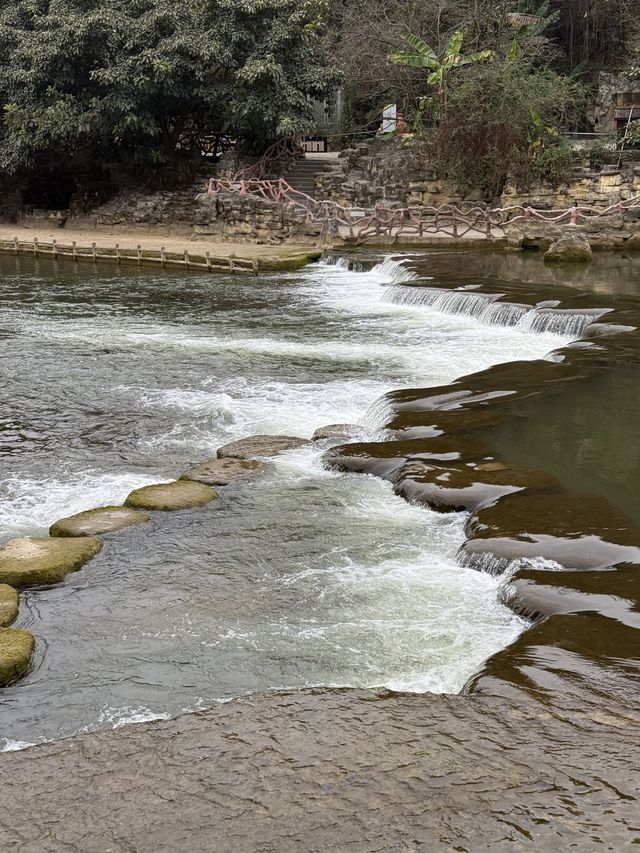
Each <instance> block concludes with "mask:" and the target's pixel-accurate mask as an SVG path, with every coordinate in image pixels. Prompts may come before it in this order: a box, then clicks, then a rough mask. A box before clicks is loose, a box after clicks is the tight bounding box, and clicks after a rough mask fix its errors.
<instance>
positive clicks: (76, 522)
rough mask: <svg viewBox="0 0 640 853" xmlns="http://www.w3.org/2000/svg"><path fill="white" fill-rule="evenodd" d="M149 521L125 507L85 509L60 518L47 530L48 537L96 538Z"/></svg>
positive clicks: (143, 514) (135, 511) (142, 515)
mask: <svg viewBox="0 0 640 853" xmlns="http://www.w3.org/2000/svg"><path fill="white" fill-rule="evenodd" d="M146 521H150V518H149V516H148V515H147V513H146V512H141V511H140V510H136V509H128V508H127V507H125V506H100V507H97V508H96V509H87V510H85V511H84V512H79V513H77V514H76V515H70V516H69V517H68V518H61V519H60V520H59V521H56V522H55V523H54V524H52V525H51V527H50V528H49V535H50V536H98V535H100V534H102V533H115V532H116V531H117V530H124V529H125V528H127V527H133V526H134V525H136V524H144V523H145V522H146Z"/></svg>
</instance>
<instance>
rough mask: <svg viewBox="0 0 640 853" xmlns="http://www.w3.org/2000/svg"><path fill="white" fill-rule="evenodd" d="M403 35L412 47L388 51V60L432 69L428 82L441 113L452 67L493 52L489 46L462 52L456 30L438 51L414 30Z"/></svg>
mask: <svg viewBox="0 0 640 853" xmlns="http://www.w3.org/2000/svg"><path fill="white" fill-rule="evenodd" d="M402 39H403V41H405V42H406V43H407V44H408V45H409V47H411V48H412V52H411V51H408V50H398V51H396V52H395V53H392V54H390V56H389V59H390V61H391V62H394V63H396V64H397V65H410V66H411V67H412V68H427V69H429V71H430V72H431V73H430V74H428V75H427V83H428V84H429V85H430V86H434V87H435V88H436V89H437V91H438V99H439V101H440V112H441V114H442V115H444V114H446V111H447V90H448V83H449V74H450V73H451V72H452V71H453V70H454V69H455V68H461V67H462V66H464V65H471V64H472V63H474V62H482V61H484V60H485V59H490V58H491V57H492V56H493V51H492V50H480V51H477V52H476V53H468V54H466V55H465V54H462V53H461V50H462V42H463V41H464V34H463V33H461V32H460V31H459V30H458V31H456V32H455V33H454V34H453V35H452V36H451V38H450V39H449V42H448V44H447V45H446V47H445V48H444V50H443V51H442V52H441V53H440V55H438V54H437V53H436V51H435V50H434V49H433V48H432V47H431V46H430V45H428V44H427V43H426V42H425V41H423V40H422V39H421V38H419V37H418V36H416V35H413V33H403V34H402Z"/></svg>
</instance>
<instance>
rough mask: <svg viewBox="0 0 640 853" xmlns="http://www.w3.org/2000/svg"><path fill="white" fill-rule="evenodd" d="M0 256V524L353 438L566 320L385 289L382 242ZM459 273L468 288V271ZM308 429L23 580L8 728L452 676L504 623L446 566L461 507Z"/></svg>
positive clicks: (488, 649) (8, 736)
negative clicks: (104, 255)
mask: <svg viewBox="0 0 640 853" xmlns="http://www.w3.org/2000/svg"><path fill="white" fill-rule="evenodd" d="M429 263H430V261H429V258H426V259H424V260H423V261H422V266H423V267H424V266H425V265H426V266H427V267H428V265H429ZM433 263H434V265H437V264H438V260H437V257H436V256H434V258H433ZM0 272H1V274H2V289H1V290H0V370H1V371H2V377H3V388H2V394H3V407H2V415H1V417H0V457H1V460H2V469H1V472H0V499H1V503H0V541H2V542H3V541H6V540H8V539H10V538H11V537H13V536H15V535H19V534H25V533H39V532H44V531H45V530H46V528H47V526H48V525H49V524H50V523H51V522H52V521H54V520H55V519H56V518H59V517H61V516H64V515H68V514H70V513H72V512H76V511H79V510H81V509H85V508H88V507H91V506H95V505H100V504H103V503H112V502H117V501H121V500H122V499H123V498H124V497H125V496H126V494H127V493H128V492H129V491H130V490H131V489H132V488H134V487H136V486H139V485H141V484H144V483H150V482H156V481H159V480H163V479H170V478H173V477H175V476H177V475H178V474H179V473H180V472H181V470H183V469H184V468H185V467H186V466H187V465H188V464H189V463H191V462H196V461H199V460H201V459H203V458H205V457H206V456H209V455H212V454H213V453H214V452H215V449H216V448H217V447H218V446H219V445H220V444H222V443H225V442H227V441H230V440H233V439H235V438H239V437H242V436H245V435H248V434H251V433H260V432H273V433H288V434H294V435H301V436H306V437H310V436H311V434H312V433H313V431H314V430H315V429H316V428H317V427H320V426H322V425H324V424H326V423H331V422H360V423H361V424H362V425H363V426H364V427H365V429H368V432H369V434H370V435H372V436H373V434H374V428H375V419H373V418H368V417H367V411H368V409H369V407H370V406H371V404H372V403H374V402H375V400H376V399H377V398H378V397H379V396H380V395H381V394H382V393H384V392H385V391H388V390H391V389H395V388H400V387H403V386H414V385H422V386H425V385H438V384H446V383H448V382H450V381H451V380H452V379H454V378H456V377H457V376H460V375H462V374H465V373H469V372H472V371H477V370H480V369H482V368H484V367H488V366H489V365H491V364H495V363H498V362H501V361H507V360H512V359H535V358H541V357H544V356H545V355H546V354H547V353H548V352H549V351H550V350H552V349H554V348H556V347H558V346H560V345H561V344H562V343H564V342H565V341H566V340H568V337H567V336H565V337H562V336H559V335H552V334H538V333H535V332H533V331H532V330H530V329H528V328H516V327H501V326H489V325H487V324H485V323H482V322H480V321H479V320H478V319H477V318H474V317H468V316H461V315H450V314H446V313H443V312H441V311H438V310H435V309H434V308H433V307H432V306H428V305H427V306H421V305H395V304H390V303H389V302H386V301H384V300H383V298H382V297H383V294H384V291H385V287H386V286H387V285H390V284H393V283H394V282H397V281H398V280H402V278H403V277H405V274H404V273H403V272H402V268H401V267H399V266H398V264H397V263H395V262H387V263H384V264H379V265H377V266H376V267H374V269H372V270H370V271H368V272H351V271H349V270H347V269H344V268H343V267H341V266H340V265H332V266H328V265H324V266H314V267H309V268H307V269H306V270H304V271H302V272H299V273H296V274H288V275H283V274H279V275H273V276H271V277H260V278H256V279H253V278H246V279H245V278H240V277H223V276H220V277H218V276H216V277H207V276H199V275H182V274H171V273H166V274H157V273H148V272H140V271H137V270H136V271H126V270H116V269H111V268H102V267H95V268H93V267H87V266H78V267H73V266H72V265H69V264H67V265H65V264H53V263H51V262H45V261H41V262H38V263H36V262H32V261H31V260H30V259H13V258H11V259H3V260H0ZM458 279H459V282H460V284H468V283H472V282H471V281H469V280H468V279H467V275H466V274H465V272H464V267H462V268H461V269H460V270H459V273H458ZM368 425H369V426H368ZM325 447H326V445H324V446H322V447H317V448H316V447H314V448H311V449H305V450H303V451H297V452H293V453H290V454H286V455H284V456H282V457H280V458H279V459H278V460H277V461H276V462H275V463H274V464H273V466H272V468H271V470H270V472H269V474H268V475H267V476H265V477H264V478H262V479H260V480H257V481H255V482H253V483H248V484H245V485H242V486H239V487H235V488H234V489H229V490H226V491H225V493H224V496H223V499H222V501H221V502H220V505H215V506H214V507H213V508H207V509H205V510H202V511H197V512H184V513H178V514H165V515H156V516H155V517H154V520H153V523H152V524H151V525H147V526H145V527H143V528H138V529H135V530H132V531H129V532H127V533H124V534H120V535H118V536H114V537H111V538H110V539H109V540H108V545H107V547H106V548H105V549H104V551H103V553H102V554H101V555H100V556H99V557H98V558H96V560H94V561H92V562H91V563H90V564H89V565H88V566H87V567H86V568H85V569H84V570H83V571H81V572H79V573H77V574H74V575H70V576H68V577H67V579H66V580H65V581H64V583H62V584H59V585H58V586H56V587H53V588H50V589H44V590H32V591H29V592H26V593H25V594H24V595H23V597H22V609H21V616H20V620H19V623H18V624H22V625H25V626H27V627H29V629H30V630H32V631H33V633H34V634H35V635H36V636H37V638H38V646H37V652H36V662H35V666H34V669H33V671H32V672H31V674H30V675H29V676H28V677H27V678H26V679H25V680H23V681H21V682H19V683H17V684H16V685H14V686H12V687H10V688H7V689H5V690H4V691H3V700H4V701H3V707H2V710H1V711H0V723H1V726H2V727H1V729H0V736H3V737H4V738H5V740H6V742H7V743H8V745H9V746H11V745H12V744H13V745H15V744H16V743H20V742H34V741H37V740H40V739H45V738H55V737H60V736H65V735H69V734H71V733H73V732H76V731H79V730H83V729H87V728H88V729H92V728H96V727H101V726H112V725H117V724H118V723H120V722H122V721H124V720H128V719H144V718H148V717H151V716H158V715H165V714H175V713H178V712H179V711H180V710H183V709H187V708H195V707H203V706H208V705H211V704H212V703H214V702H216V701H220V700H224V699H228V698H230V697H233V696H238V695H242V694H244V693H247V692H253V691H258V690H268V689H271V688H280V687H300V686H306V685H313V684H325V685H350V686H378V685H386V686H390V687H394V688H401V689H407V690H413V691H425V690H430V691H436V692H455V691H457V690H459V689H460V687H461V686H462V684H463V683H464V682H465V681H466V679H467V678H468V677H469V675H470V674H471V673H472V672H473V671H474V670H475V669H477V667H478V666H479V664H480V663H481V662H482V661H483V660H484V659H485V658H486V657H487V656H488V655H490V654H492V653H493V652H494V651H495V650H497V649H499V648H501V647H503V646H504V645H506V644H507V643H509V642H510V641H511V640H512V639H513V638H514V637H515V636H517V634H518V632H519V631H520V630H521V629H522V626H523V623H522V622H521V621H520V620H519V619H517V618H516V617H515V616H514V615H513V614H512V613H511V612H510V611H508V610H507V609H506V608H504V607H503V606H501V605H499V604H498V603H497V601H496V585H497V581H496V579H495V578H492V577H489V576H487V575H483V574H480V573H477V572H474V571H473V570H471V569H465V568H462V567H461V566H459V565H457V564H456V562H455V553H456V551H457V548H458V546H459V545H460V543H461V542H462V539H463V532H462V528H463V523H464V516H463V515H462V514H457V515H448V516H442V515H439V514H436V513H432V512H430V511H428V510H424V509H419V508H417V507H412V506H409V505H408V504H406V503H405V502H404V501H402V500H401V499H400V498H397V497H395V496H394V495H393V493H392V491H391V487H390V486H389V485H388V484H386V483H384V482H381V481H378V480H374V479H370V478H361V477H358V476H354V475H337V474H332V473H330V472H327V471H325V470H323V469H322V467H321V465H320V462H319V457H320V455H321V453H322V450H324V449H325Z"/></svg>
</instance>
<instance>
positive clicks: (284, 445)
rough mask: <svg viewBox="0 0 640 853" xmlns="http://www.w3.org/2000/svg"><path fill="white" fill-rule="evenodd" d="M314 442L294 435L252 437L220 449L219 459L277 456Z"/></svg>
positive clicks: (233, 442)
mask: <svg viewBox="0 0 640 853" xmlns="http://www.w3.org/2000/svg"><path fill="white" fill-rule="evenodd" d="M311 443H312V442H311V441H309V439H307V438H296V437H295V436H292V435H250V436H248V437H247V438H241V439H239V440H238V441H232V442H230V443H229V444H225V445H223V446H222V447H219V448H218V459H225V458H231V459H252V458H253V457H255V456H277V455H278V454H279V453H284V451H285V450H297V449H298V448H299V447H307V446H308V445H310V444H311Z"/></svg>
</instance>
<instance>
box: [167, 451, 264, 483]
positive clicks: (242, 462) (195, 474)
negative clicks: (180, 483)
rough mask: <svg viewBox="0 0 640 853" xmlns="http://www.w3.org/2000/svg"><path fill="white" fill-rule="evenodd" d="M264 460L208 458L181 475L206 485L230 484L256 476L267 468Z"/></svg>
mask: <svg viewBox="0 0 640 853" xmlns="http://www.w3.org/2000/svg"><path fill="white" fill-rule="evenodd" d="M267 467H268V466H267V465H265V463H264V462H258V461H256V460H255V459H216V458H213V459H207V460H206V461H205V462H201V463H200V464H199V465H194V466H193V468H188V469H187V470H186V471H185V472H184V474H181V475H180V480H194V481H195V482H197V483H204V484H205V485H206V486H228V485H229V484H230V483H236V482H238V480H246V479H247V478H248V477H255V476H257V475H258V474H262V473H264V471H266V470H267Z"/></svg>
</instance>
